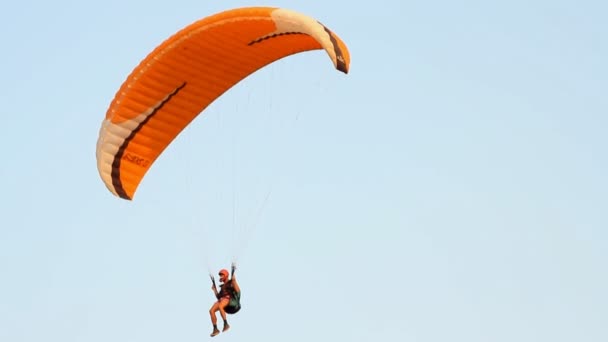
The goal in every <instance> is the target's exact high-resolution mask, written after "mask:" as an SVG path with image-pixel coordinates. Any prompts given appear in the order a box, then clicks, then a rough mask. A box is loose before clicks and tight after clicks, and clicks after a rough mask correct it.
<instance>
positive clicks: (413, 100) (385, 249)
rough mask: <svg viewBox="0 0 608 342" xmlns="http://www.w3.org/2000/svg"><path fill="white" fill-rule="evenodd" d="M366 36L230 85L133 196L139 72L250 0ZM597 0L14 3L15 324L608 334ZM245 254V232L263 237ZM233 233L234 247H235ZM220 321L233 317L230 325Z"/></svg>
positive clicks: (3, 168) (7, 295) (570, 336)
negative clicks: (115, 180) (238, 304)
mask: <svg viewBox="0 0 608 342" xmlns="http://www.w3.org/2000/svg"><path fill="white" fill-rule="evenodd" d="M249 5H270V6H277V7H285V8H289V9H293V10H297V11H299V12H302V13H305V14H308V15H310V16H312V17H314V18H316V19H318V20H320V21H321V22H322V23H324V24H325V25H327V26H328V27H330V28H331V29H333V30H334V31H335V32H336V33H337V34H338V35H339V36H340V37H341V38H342V39H343V40H344V41H345V42H346V43H347V45H348V46H349V49H350V52H351V56H352V63H351V72H350V73H349V74H348V75H343V74H341V73H339V72H337V71H335V70H334V69H333V66H332V64H331V62H330V60H329V58H327V56H326V55H325V53H324V52H321V51H316V52H309V53H304V54H300V55H297V56H292V57H289V58H287V59H284V60H282V61H280V62H278V63H275V64H274V65H272V66H270V67H268V68H266V69H263V70H261V71H260V72H258V73H257V74H255V75H254V76H252V77H250V78H248V79H247V80H245V81H244V82H242V83H241V84H239V85H237V86H236V87H235V88H233V89H232V90H231V91H229V92H228V93H226V94H225V95H224V96H223V97H222V98H221V99H219V100H218V101H217V102H215V103H214V104H213V105H212V106H211V107H209V108H208V110H207V111H206V112H205V113H204V114H203V115H201V116H200V117H199V118H197V120H195V121H194V123H193V124H192V125H191V126H190V127H188V128H187V130H186V131H184V133H183V134H182V135H180V136H179V137H178V139H177V140H176V141H175V143H174V144H173V145H171V146H170V148H169V149H167V150H166V152H165V154H164V155H162V156H161V158H160V159H159V160H158V161H157V163H156V164H155V165H154V166H153V168H152V169H151V171H150V172H149V173H148V175H147V177H146V178H145V179H144V181H143V183H142V184H141V187H140V188H139V190H138V192H137V194H136V196H135V200H134V201H132V202H127V201H124V200H121V199H119V198H117V197H114V196H113V195H111V194H110V192H109V191H107V190H106V188H105V186H104V185H103V183H102V181H101V179H100V178H99V175H98V173H97V169H96V162H95V143H96V141H97V134H98V130H99V127H100V124H101V121H102V120H103V117H104V115H105V112H106V109H107V107H108V105H109V104H110V101H111V100H112V98H113V97H114V94H115V92H116V91H117V89H118V88H119V86H120V85H121V83H122V82H123V81H124V80H125V78H126V77H127V75H128V74H129V73H130V72H131V70H132V69H133V68H134V67H135V66H136V65H137V64H138V63H139V61H140V60H141V59H143V58H144V57H145V56H146V54H147V53H149V52H150V51H151V50H152V49H153V48H154V47H155V46H156V45H158V44H160V43H161V42H162V41H163V40H164V39H166V38H168V37H169V36H170V35H171V34H173V33H174V32H176V31H177V30H179V29H181V28H182V27H184V26H186V25H188V24H190V23H192V22H194V21H195V20H198V19H200V18H203V17H205V16H208V15H211V14H213V13H216V12H219V11H222V10H225V9H229V8H233V7H240V6H249ZM607 14H608V5H607V3H606V2H605V1H583V0H579V1H559V0H551V1H548V0H547V1H529V0H527V1H524V0H509V1H472V0H465V1H404V0H394V1H389V0H379V1H270V2H266V3H264V2H253V1H236V0H235V1H202V0H199V1H191V0H190V1H188V0H173V1H162V2H161V1H151V0H148V1H126V0H120V1H119V0H104V1H99V2H86V1H67V0H57V1H28V0H23V1H13V2H10V3H5V4H3V5H2V6H0V38H1V41H2V45H3V47H2V53H1V54H0V71H1V75H2V79H1V80H2V82H0V100H1V101H0V102H1V103H2V106H1V107H0V117H1V118H2V127H3V133H2V135H1V136H0V146H1V147H0V151H1V152H2V153H1V155H2V161H1V163H0V179H2V194H3V196H2V200H1V201H2V205H1V206H0V212H1V214H2V215H1V219H0V277H1V278H0V341H6V342H21V341H26V342H39V341H45V342H71V341H85V342H107V341H113V342H118V341H128V342H138V341H142V342H143V341H145V342H157V341H184V342H187V341H204V340H208V339H210V337H209V333H210V332H211V324H210V322H209V316H208V309H209V307H210V306H211V304H212V302H213V300H214V298H213V295H212V292H211V290H210V283H209V278H208V272H209V271H212V272H213V273H217V271H218V270H219V269H220V268H221V267H228V266H229V263H230V261H231V258H233V257H238V265H239V270H238V271H237V276H238V279H239V282H240V284H241V286H242V288H243V298H242V302H243V309H242V310H241V312H240V313H239V314H237V315H235V316H231V317H230V322H231V325H232V329H231V330H230V332H228V333H226V334H221V335H220V336H218V337H215V339H216V340H222V341H281V342H283V341H296V342H298V341H306V342H308V341H419V342H446V341H450V342H457V341H458V342H459V341H461V342H488V341H492V342H493V341H496V342H514V341H517V342H528V341H530V342H532V341H551V342H562V341H564V342H565V341H585V342H603V341H608V324H607V323H608V322H607V318H608V272H607V269H606V265H607V263H608V198H607V195H606V194H607V193H608V181H607V180H606V179H607V178H606V174H607V173H608V157H607V153H606V150H607V147H608V135H607V130H608V96H607V94H606V90H607V89H608V67H607V63H606V61H608V39H607V37H608V21H607V20H606V17H607ZM245 243H246V248H234V247H235V246H237V245H239V244H245ZM236 252H238V253H237V254H235V253H236ZM220 326H221V325H220Z"/></svg>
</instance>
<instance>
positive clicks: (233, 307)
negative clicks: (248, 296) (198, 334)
mask: <svg viewBox="0 0 608 342" xmlns="http://www.w3.org/2000/svg"><path fill="white" fill-rule="evenodd" d="M235 270H236V266H235V265H234V264H232V272H231V276H230V278H229V277H228V270H226V269H222V270H220V271H219V273H218V275H219V277H220V282H221V284H220V290H219V291H218V290H217V287H216V286H215V279H214V278H213V276H212V277H211V282H212V286H211V289H212V290H213V294H215V298H217V301H216V302H215V303H213V305H212V306H211V309H209V314H210V315H211V324H212V325H213V331H212V332H211V337H213V336H216V335H218V334H219V333H220V330H219V329H218V328H217V316H216V313H217V312H218V311H219V312H220V316H222V320H223V321H224V327H223V329H222V332H226V331H228V329H230V325H229V324H228V319H227V316H226V314H235V313H237V312H238V311H239V310H240V309H241V288H240V287H239V284H238V283H237V281H236V278H235V276H234V271H235Z"/></svg>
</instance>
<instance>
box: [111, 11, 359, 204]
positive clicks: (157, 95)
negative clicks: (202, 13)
mask: <svg viewBox="0 0 608 342" xmlns="http://www.w3.org/2000/svg"><path fill="white" fill-rule="evenodd" d="M273 10H275V9H274V8H265V7H254V8H241V9H235V10H229V11H226V12H222V13H218V14H216V15H212V16H210V17H207V18H204V19H202V20H199V21H197V22H195V23H193V24H191V25H189V26H187V27H186V28H184V29H182V30H181V31H179V32H178V33H176V34H175V35H173V36H172V37H170V38H169V39H167V40H166V41H165V42H163V43H162V44H161V45H159V46H158V47H157V48H156V49H155V50H154V51H153V52H152V53H150V54H149V55H148V56H147V57H146V58H145V59H144V60H143V61H142V62H141V63H140V64H139V65H138V66H137V67H136V68H135V69H134V70H133V72H132V73H131V74H130V75H129V76H128V78H127V80H126V81H125V82H124V84H123V85H122V86H121V87H120V89H119V90H118V92H117V93H116V96H115V98H114V100H113V101H112V103H111V105H110V107H109V108H108V111H107V113H106V119H107V120H109V121H110V122H111V123H114V124H121V123H124V122H126V121H128V120H132V119H134V118H136V117H138V116H140V115H141V114H142V113H146V112H149V111H154V115H152V116H150V118H149V119H148V121H147V122H146V123H145V124H143V125H141V127H140V128H139V129H138V130H136V131H135V132H133V133H132V134H131V136H130V138H129V142H128V144H126V146H123V147H124V149H123V151H122V156H121V157H120V160H118V161H117V162H115V164H116V165H118V163H119V167H117V169H118V170H117V174H118V175H119V178H120V184H121V186H122V188H123V191H124V195H120V196H121V197H125V198H128V199H130V198H132V197H133V194H134V193H135V190H136V188H137V186H138V185H139V183H140V181H141V179H142V178H143V177H144V175H145V173H146V172H147V171H148V169H149V168H150V166H151V165H152V164H153V163H154V161H155V160H156V159H157V158H158V157H159V155H160V154H161V153H162V151H163V150H164V149H165V148H166V147H167V146H168V145H169V144H170V143H171V141H173V139H175V137H176V136H177V135H178V134H179V133H180V132H181V131H182V130H183V129H184V128H185V127H186V126H187V125H188V124H189V123H190V122H191V121H192V120H193V119H194V118H195V117H196V116H197V115H198V114H199V113H201V111H203V110H204V109H205V108H206V107H207V106H209V104H210V103H211V102H213V101H214V100H215V99H216V98H218V97H219V96H220V95H222V93H224V92H225V91H227V90H228V89H230V88H231V87H232V86H234V85H235V84H236V83H238V82H239V81H240V80H242V79H243V78H245V77H247V76H248V75H249V74H251V73H253V72H255V71H256V70H258V69H259V68H261V67H263V66H265V65H267V64H269V63H271V62H273V61H275V60H277V59H280V58H283V57H285V56H288V55H291V54H294V53H298V52H302V51H308V50H316V49H322V46H321V45H320V43H319V42H317V41H316V40H315V39H314V38H313V37H311V36H309V35H306V34H282V35H280V36H277V37H275V38H268V39H263V40H260V42H259V43H252V42H255V41H256V40H258V39H260V38H263V37H268V36H269V35H272V34H273V32H274V31H276V25H275V22H274V21H273V20H272V17H271V13H272V11H273ZM333 38H334V39H335V40H336V41H337V45H338V47H339V48H340V49H341V50H342V51H343V54H344V55H343V58H344V59H346V61H345V63H346V65H347V66H348V63H349V59H350V57H349V55H348V50H347V48H346V45H345V44H344V43H343V42H342V41H341V40H340V39H339V38H337V37H336V36H335V35H334V36H333ZM113 165H114V164H113ZM113 167H114V166H113ZM113 177H114V173H113Z"/></svg>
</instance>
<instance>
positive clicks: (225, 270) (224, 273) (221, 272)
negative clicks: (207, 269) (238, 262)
mask: <svg viewBox="0 0 608 342" xmlns="http://www.w3.org/2000/svg"><path fill="white" fill-rule="evenodd" d="M219 275H220V276H221V275H224V276H226V277H228V270H227V269H223V270H221V271H220V273H219Z"/></svg>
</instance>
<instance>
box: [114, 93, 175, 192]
mask: <svg viewBox="0 0 608 342" xmlns="http://www.w3.org/2000/svg"><path fill="white" fill-rule="evenodd" d="M185 86H186V82H184V83H182V84H181V85H180V86H179V87H177V88H175V90H173V91H172V92H171V93H169V96H167V98H166V99H164V100H163V101H162V102H161V103H159V104H158V106H156V107H154V108H153V109H152V113H150V115H148V116H147V117H146V118H145V119H144V121H142V122H141V123H140V124H139V125H137V127H135V129H134V130H133V131H132V132H131V134H129V136H128V137H127V138H126V139H125V141H123V143H122V145H120V147H119V148H118V152H117V153H116V155H115V156H114V160H113V161H112V186H114V190H116V194H117V195H118V196H119V197H120V198H124V199H128V200H130V199H131V197H129V195H127V192H126V191H125V189H124V188H123V186H122V181H121V180H120V163H121V161H122V156H123V155H124V153H125V150H126V149H127V146H129V143H130V142H131V140H133V138H135V136H136V135H137V133H139V131H140V130H141V128H142V127H143V126H144V125H145V124H146V123H147V122H148V121H150V119H151V118H152V117H153V116H154V115H156V113H158V111H159V110H160V109H161V108H163V106H164V105H165V104H166V103H167V102H169V100H171V98H173V96H175V95H176V94H177V93H178V92H179V91H180V90H182V89H183V88H184V87H185Z"/></svg>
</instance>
